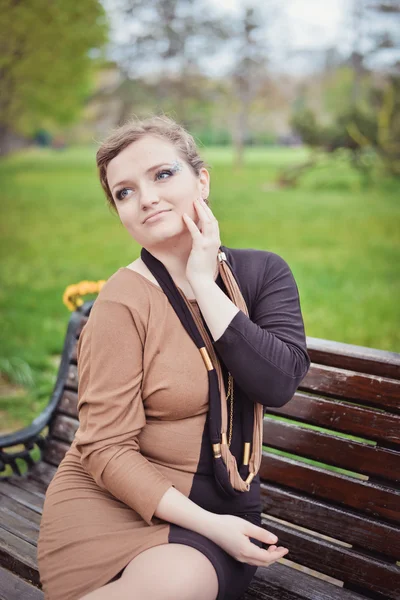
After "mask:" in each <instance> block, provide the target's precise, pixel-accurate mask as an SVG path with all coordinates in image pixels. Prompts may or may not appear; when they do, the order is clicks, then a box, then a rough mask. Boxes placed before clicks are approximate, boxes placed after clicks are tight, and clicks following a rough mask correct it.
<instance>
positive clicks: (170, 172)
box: [156, 169, 172, 179]
mask: <svg viewBox="0 0 400 600" xmlns="http://www.w3.org/2000/svg"><path fill="white" fill-rule="evenodd" d="M165 173H167V175H172V171H170V170H169V169H167V170H165V171H158V173H157V175H156V177H157V178H158V177H159V175H163V174H165ZM162 179H168V177H162Z"/></svg>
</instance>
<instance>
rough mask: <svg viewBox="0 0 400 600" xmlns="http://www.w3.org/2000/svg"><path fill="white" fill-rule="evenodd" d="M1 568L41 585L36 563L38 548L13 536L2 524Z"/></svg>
mask: <svg viewBox="0 0 400 600" xmlns="http://www.w3.org/2000/svg"><path fill="white" fill-rule="evenodd" d="M0 566H2V567H5V568H6V569H9V570H10V571H12V572H13V573H16V574H17V575H19V576H20V577H23V578H24V579H27V580H28V581H32V583H34V584H35V585H39V584H40V579H39V573H38V570H37V563H36V546H34V545H33V544H30V543H29V542H26V541H24V540H22V539H21V538H19V537H17V536H15V535H13V534H12V533H10V532H9V531H7V530H6V529H4V528H3V527H2V526H1V524H0Z"/></svg>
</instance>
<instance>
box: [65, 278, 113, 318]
mask: <svg viewBox="0 0 400 600" xmlns="http://www.w3.org/2000/svg"><path fill="white" fill-rule="evenodd" d="M106 281H107V280H106V279H99V281H87V280H84V281H80V282H79V283H75V284H72V285H69V286H67V287H66V288H65V290H64V293H63V297H62V300H63V303H64V304H65V306H66V307H67V308H68V310H70V311H73V310H76V309H77V308H78V306H82V304H83V303H84V301H83V299H82V298H81V296H85V295H86V294H96V293H97V294H98V293H99V292H100V290H101V288H102V287H103V285H104V284H105V283H106Z"/></svg>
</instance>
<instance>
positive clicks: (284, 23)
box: [102, 0, 383, 77]
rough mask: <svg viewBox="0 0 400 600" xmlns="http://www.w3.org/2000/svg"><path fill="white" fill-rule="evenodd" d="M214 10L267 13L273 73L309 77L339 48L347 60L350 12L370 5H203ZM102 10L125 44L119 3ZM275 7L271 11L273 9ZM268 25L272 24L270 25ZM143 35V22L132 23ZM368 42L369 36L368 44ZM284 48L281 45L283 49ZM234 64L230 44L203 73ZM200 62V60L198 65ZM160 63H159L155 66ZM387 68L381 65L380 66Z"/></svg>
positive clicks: (335, 1)
mask: <svg viewBox="0 0 400 600" xmlns="http://www.w3.org/2000/svg"><path fill="white" fill-rule="evenodd" d="M205 1H206V2H208V4H209V6H210V14H214V15H218V16H219V15H220V16H221V18H223V16H224V15H229V14H232V13H235V12H241V14H243V12H242V11H243V6H245V5H246V1H248V2H249V3H250V4H254V5H258V6H259V8H260V10H265V11H266V12H265V14H266V15H267V16H268V19H267V32H266V37H265V39H266V40H267V41H268V44H269V50H268V56H269V59H270V60H269V71H270V72H271V73H272V72H276V73H288V74H299V75H307V74H309V73H312V72H313V71H315V70H316V69H318V68H320V67H321V66H322V62H323V60H324V56H323V52H322V51H323V50H327V49H329V48H335V49H336V50H338V51H339V52H340V54H341V55H342V56H343V57H344V56H348V55H349V53H350V50H351V48H352V43H353V41H352V31H353V30H354V28H353V30H352V27H351V25H352V21H351V18H352V17H351V14H352V7H353V6H357V3H360V4H362V3H363V2H364V3H366V2H367V0H217V2H215V0H205ZM102 2H103V4H104V5H105V6H106V7H107V6H108V7H109V8H111V7H112V8H113V9H114V10H112V11H110V13H111V14H113V16H114V18H116V21H115V29H114V31H115V35H116V36H117V37H118V39H119V40H122V39H123V38H124V37H125V36H126V35H129V28H127V24H126V21H125V19H124V18H123V16H122V14H121V15H119V16H120V18H118V11H116V10H115V7H116V2H115V0H102ZM274 6H275V7H276V9H275V10H274ZM270 7H272V10H271V8H270ZM269 19H270V20H269ZM132 27H133V28H134V29H135V30H136V31H139V30H140V28H141V24H140V21H136V22H133V23H131V31H132ZM363 27H364V28H365V31H367V29H371V27H373V23H372V22H371V18H369V21H368V22H365V24H363ZM365 39H368V36H367V37H366V38H365ZM282 42H283V43H282ZM234 60H235V51H234V49H233V48H232V46H231V45H230V44H229V43H226V44H225V46H224V51H222V52H219V53H218V55H214V56H213V60H212V61H210V60H209V58H208V57H207V58H206V59H205V68H206V71H207V73H208V74H209V75H210V76H216V77H218V76H220V75H221V74H223V73H224V72H225V73H226V72H227V71H228V70H229V68H230V67H231V66H232V64H233V62H234ZM200 62H201V59H200ZM145 63H146V64H143V65H142V67H143V71H147V72H149V71H151V70H152V69H151V66H152V65H151V63H152V61H151V57H149V58H148V59H146V61H145ZM156 63H157V61H156ZM381 64H383V63H381ZM136 69H137V67H136Z"/></svg>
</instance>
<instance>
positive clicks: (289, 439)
mask: <svg viewBox="0 0 400 600" xmlns="http://www.w3.org/2000/svg"><path fill="white" fill-rule="evenodd" d="M263 444H264V445H266V446H272V447H274V448H277V449H278V450H284V451H285V452H289V453H291V454H299V455H301V456H304V457H306V458H311V459H314V460H317V461H319V462H326V463H327V464H330V465H332V466H336V467H340V468H342V469H347V470H349V471H355V472H356V473H361V474H364V475H366V476H376V477H379V478H381V479H383V480H385V479H386V480H389V481H400V453H398V452H395V451H393V450H387V449H386V448H379V447H376V446H371V445H368V444H363V443H361V442H357V441H354V440H349V439H346V438H342V437H335V436H333V435H331V434H329V433H325V432H320V431H315V430H313V429H307V428H305V427H301V426H300V424H298V425H296V424H295V423H287V422H284V421H277V420H275V419H271V418H268V417H264V429H263Z"/></svg>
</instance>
